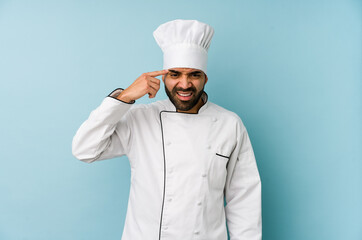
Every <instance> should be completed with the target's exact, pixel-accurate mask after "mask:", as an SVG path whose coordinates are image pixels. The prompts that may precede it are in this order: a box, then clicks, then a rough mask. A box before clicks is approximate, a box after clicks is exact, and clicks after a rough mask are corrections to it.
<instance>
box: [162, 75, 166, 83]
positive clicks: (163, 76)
mask: <svg viewBox="0 0 362 240" xmlns="http://www.w3.org/2000/svg"><path fill="white" fill-rule="evenodd" d="M166 74H167V73H166ZM166 74H165V75H162V82H163V83H165V76H166Z"/></svg>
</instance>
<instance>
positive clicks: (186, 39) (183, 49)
mask: <svg viewBox="0 0 362 240" xmlns="http://www.w3.org/2000/svg"><path fill="white" fill-rule="evenodd" d="M213 35H214V29H213V28H212V27H211V26H209V25H207V24H205V23H202V22H199V21H197V20H182V19H176V20H173V21H169V22H166V23H164V24H161V25H160V26H159V27H158V28H157V29H156V30H155V31H154V32H153V36H154V38H155V39H156V42H157V44H158V45H159V46H160V48H161V49H162V51H163V69H169V68H177V67H180V68H182V67H185V68H195V69H200V70H202V71H203V72H204V73H206V66H207V51H208V49H209V47H210V42H211V38H212V36H213Z"/></svg>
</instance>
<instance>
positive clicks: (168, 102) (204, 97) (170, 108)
mask: <svg viewBox="0 0 362 240" xmlns="http://www.w3.org/2000/svg"><path fill="white" fill-rule="evenodd" d="M208 98H209V97H208V95H207V93H206V92H205V91H204V92H203V93H202V95H201V99H202V101H203V102H204V105H202V106H201V108H200V109H199V112H198V113H195V114H200V113H202V112H203V111H205V109H206V108H207V107H208V106H209V101H208ZM165 111H169V112H176V107H175V105H173V103H172V102H171V100H170V99H169V98H167V99H166V100H165ZM180 113H181V112H180ZM188 114H193V113H188Z"/></svg>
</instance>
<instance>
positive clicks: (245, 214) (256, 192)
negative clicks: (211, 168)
mask: <svg viewBox="0 0 362 240" xmlns="http://www.w3.org/2000/svg"><path fill="white" fill-rule="evenodd" d="M237 132H238V136H237V144H236V147H235V149H234V151H233V153H232V154H231V156H230V159H229V163H228V167H227V170H228V176H227V179H226V185H225V192H224V193H225V201H226V205H225V212H226V220H227V226H228V230H229V235H230V240H261V239H262V217H261V181H260V176H259V171H258V168H257V165H256V160H255V157H254V152H253V148H252V146H251V143H250V139H249V136H248V133H247V131H246V129H245V127H244V125H243V124H242V122H241V120H240V122H239V124H238V126H237Z"/></svg>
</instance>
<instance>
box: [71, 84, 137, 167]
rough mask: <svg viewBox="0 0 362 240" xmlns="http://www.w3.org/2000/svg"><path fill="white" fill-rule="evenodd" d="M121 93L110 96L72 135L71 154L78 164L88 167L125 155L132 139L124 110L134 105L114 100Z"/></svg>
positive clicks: (116, 92) (126, 110)
mask: <svg viewBox="0 0 362 240" xmlns="http://www.w3.org/2000/svg"><path fill="white" fill-rule="evenodd" d="M122 90H123V89H116V90H114V91H113V92H112V93H110V94H109V95H108V96H107V97H106V98H105V99H104V100H103V101H102V103H101V104H100V106H98V107H97V108H96V109H95V110H93V111H92V112H91V114H90V115H89V117H88V119H87V120H86V121H85V122H83V124H82V125H81V126H80V128H79V129H78V131H77V132H76V134H75V136H74V137H73V141H72V153H73V155H74V156H75V157H76V158H78V159H79V160H81V161H83V162H87V163H91V162H94V161H97V160H103V159H109V158H114V157H119V156H122V155H125V154H127V152H128V150H129V146H130V141H131V137H132V136H131V131H130V127H129V116H128V115H129V111H128V110H129V109H130V108H131V106H132V104H133V103H134V101H133V102H132V103H126V102H122V101H120V100H118V99H116V96H118V94H119V93H120V92H121V91H122Z"/></svg>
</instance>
